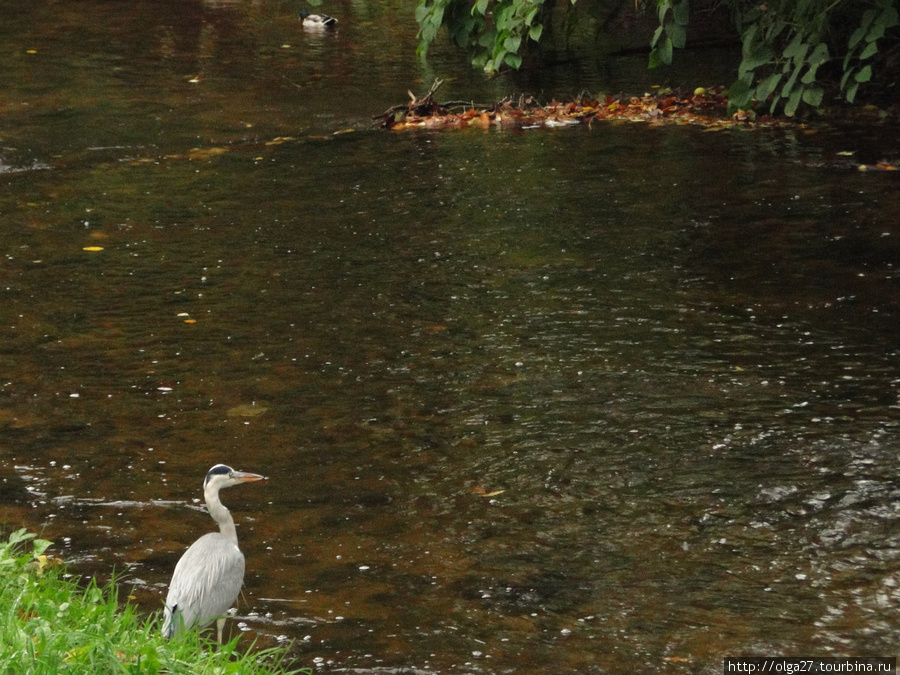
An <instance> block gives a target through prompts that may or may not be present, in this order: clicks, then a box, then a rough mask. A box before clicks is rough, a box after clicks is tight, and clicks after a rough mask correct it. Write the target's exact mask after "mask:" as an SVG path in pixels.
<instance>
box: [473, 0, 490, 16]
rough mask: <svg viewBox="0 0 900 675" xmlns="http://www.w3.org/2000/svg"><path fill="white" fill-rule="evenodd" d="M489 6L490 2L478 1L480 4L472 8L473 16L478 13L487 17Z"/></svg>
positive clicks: (486, 0)
mask: <svg viewBox="0 0 900 675" xmlns="http://www.w3.org/2000/svg"><path fill="white" fill-rule="evenodd" d="M487 6H488V0H478V2H476V3H475V4H474V5H473V6H472V14H476V13H477V14H481V16H485V15H486V14H487Z"/></svg>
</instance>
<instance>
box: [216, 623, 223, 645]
mask: <svg viewBox="0 0 900 675" xmlns="http://www.w3.org/2000/svg"><path fill="white" fill-rule="evenodd" d="M224 629H225V617H222V618H221V619H216V634H217V635H218V637H219V644H222V631H223V630H224Z"/></svg>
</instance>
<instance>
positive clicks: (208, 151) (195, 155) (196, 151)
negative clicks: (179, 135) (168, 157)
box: [188, 148, 228, 159]
mask: <svg viewBox="0 0 900 675" xmlns="http://www.w3.org/2000/svg"><path fill="white" fill-rule="evenodd" d="M226 152H228V148H191V150H190V152H188V157H189V158H191V159H206V158H208V157H215V156H216V155H224V154H225V153H226Z"/></svg>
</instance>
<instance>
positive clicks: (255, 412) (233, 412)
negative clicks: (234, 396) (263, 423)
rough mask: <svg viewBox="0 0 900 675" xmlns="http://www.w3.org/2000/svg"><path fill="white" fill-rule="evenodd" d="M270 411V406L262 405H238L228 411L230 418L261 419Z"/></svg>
mask: <svg viewBox="0 0 900 675" xmlns="http://www.w3.org/2000/svg"><path fill="white" fill-rule="evenodd" d="M268 410H269V406H267V405H264V404H262V403H244V404H242V405H236V406H234V407H233V408H230V409H229V410H228V416H229V417H259V416H260V415H262V414H263V413H265V412H267V411H268Z"/></svg>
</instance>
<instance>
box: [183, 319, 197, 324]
mask: <svg viewBox="0 0 900 675" xmlns="http://www.w3.org/2000/svg"><path fill="white" fill-rule="evenodd" d="M184 322H185V323H197V319H185V320H184Z"/></svg>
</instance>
